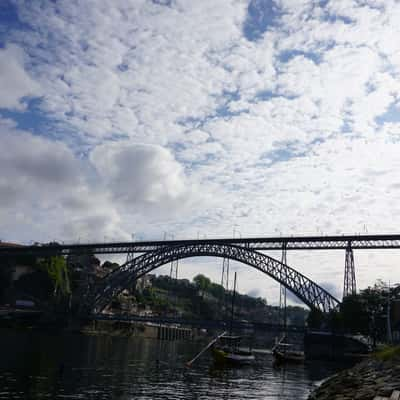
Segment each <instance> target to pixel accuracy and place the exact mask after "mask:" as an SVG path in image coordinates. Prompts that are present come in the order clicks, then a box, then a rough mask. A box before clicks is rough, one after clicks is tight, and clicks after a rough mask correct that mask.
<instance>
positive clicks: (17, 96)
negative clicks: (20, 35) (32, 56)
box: [0, 45, 41, 110]
mask: <svg viewBox="0 0 400 400" xmlns="http://www.w3.org/2000/svg"><path fill="white" fill-rule="evenodd" d="M25 57H26V56H25V54H24V51H23V50H22V49H21V48H20V47H18V46H16V45H8V46H7V47H5V48H3V49H2V48H0V88H1V90H0V108H9V109H17V110H23V109H24V108H25V107H26V104H25V103H24V99H26V98H29V97H34V96H38V95H40V93H41V91H40V87H39V84H38V83H37V82H36V81H34V80H33V79H32V78H31V77H30V75H29V74H28V73H27V72H26V70H25V68H24V62H25Z"/></svg>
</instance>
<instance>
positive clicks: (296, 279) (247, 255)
mask: <svg viewBox="0 0 400 400" xmlns="http://www.w3.org/2000/svg"><path fill="white" fill-rule="evenodd" d="M198 256H211V257H224V258H229V259H231V260H235V261H238V262H241V263H243V264H247V265H249V266H251V267H253V268H255V269H257V270H259V271H261V272H263V273H265V274H267V275H268V276H270V277H271V278H273V279H275V280H276V281H277V282H279V283H281V284H282V285H284V286H285V287H286V288H287V289H289V290H290V291H291V292H293V293H294V294H295V295H296V296H297V297H298V298H300V299H301V300H302V301H303V302H304V303H305V304H306V305H307V306H309V307H310V308H311V309H316V310H320V311H322V312H324V313H327V312H329V311H331V310H333V309H335V308H336V307H337V306H338V305H339V304H340V302H339V300H338V299H336V298H335V297H333V296H332V295H331V294H330V293H328V292H327V291H326V290H325V289H323V288H322V287H321V286H319V285H317V284H316V283H315V282H313V281H312V280H310V279H309V278H307V277H306V276H305V275H303V274H301V273H300V272H298V271H296V270H295V269H293V268H291V267H289V266H288V265H286V264H283V263H281V262H280V261H278V260H275V259H274V258H272V257H269V256H267V255H266V254H263V253H260V252H258V251H255V250H252V249H246V248H244V247H240V246H234V245H230V244H215V243H197V244H196V243H194V244H190V245H178V246H166V247H164V248H161V249H159V250H156V251H153V252H149V253H145V254H143V255H141V256H138V257H136V258H134V259H132V260H130V261H128V262H126V263H125V264H123V265H122V266H121V267H120V268H118V269H116V270H115V271H113V272H112V273H110V274H109V275H107V276H106V277H105V278H103V279H102V280H101V281H100V282H99V284H98V285H97V286H96V287H95V288H94V289H93V290H92V292H91V294H90V295H89V297H88V299H87V307H88V309H89V310H91V311H92V312H100V311H101V310H103V309H104V307H105V306H106V305H107V304H108V303H109V302H110V301H111V299H112V298H113V297H114V296H115V295H117V294H119V293H120V292H121V291H122V290H124V289H126V288H128V287H132V286H133V284H134V283H135V281H136V280H137V279H138V278H140V277H141V276H143V275H145V274H147V273H149V272H151V271H153V270H155V269H156V268H158V267H161V266H162V265H164V264H168V263H170V262H171V261H175V260H179V259H183V258H189V257H198Z"/></svg>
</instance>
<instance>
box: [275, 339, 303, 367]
mask: <svg viewBox="0 0 400 400" xmlns="http://www.w3.org/2000/svg"><path fill="white" fill-rule="evenodd" d="M272 355H273V356H274V358H275V361H276V362H279V363H283V362H288V363H302V362H304V352H303V351H300V350H295V349H294V348H293V345H292V344H289V343H282V342H279V343H277V344H276V345H275V346H274V348H273V349H272Z"/></svg>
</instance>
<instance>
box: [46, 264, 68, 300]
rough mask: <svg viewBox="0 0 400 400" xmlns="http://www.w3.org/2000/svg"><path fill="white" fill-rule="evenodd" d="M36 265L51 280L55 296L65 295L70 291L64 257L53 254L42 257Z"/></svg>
mask: <svg viewBox="0 0 400 400" xmlns="http://www.w3.org/2000/svg"><path fill="white" fill-rule="evenodd" d="M38 266H39V268H40V269H41V270H43V271H45V272H46V273H47V274H48V276H49V277H50V279H51V280H52V282H53V285H54V295H55V296H57V297H65V296H67V295H69V294H70V293H71V286H70V281H69V276H68V269H67V263H66V261H65V258H64V257H62V256H54V257H50V258H46V259H43V260H41V261H40V262H39V264H38Z"/></svg>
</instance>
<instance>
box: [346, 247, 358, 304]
mask: <svg viewBox="0 0 400 400" xmlns="http://www.w3.org/2000/svg"><path fill="white" fill-rule="evenodd" d="M356 293H357V288H356V272H355V267H354V255H353V249H352V245H351V242H349V243H348V245H347V249H346V260H345V267H344V284H343V298H345V297H346V296H350V295H353V294H356Z"/></svg>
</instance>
